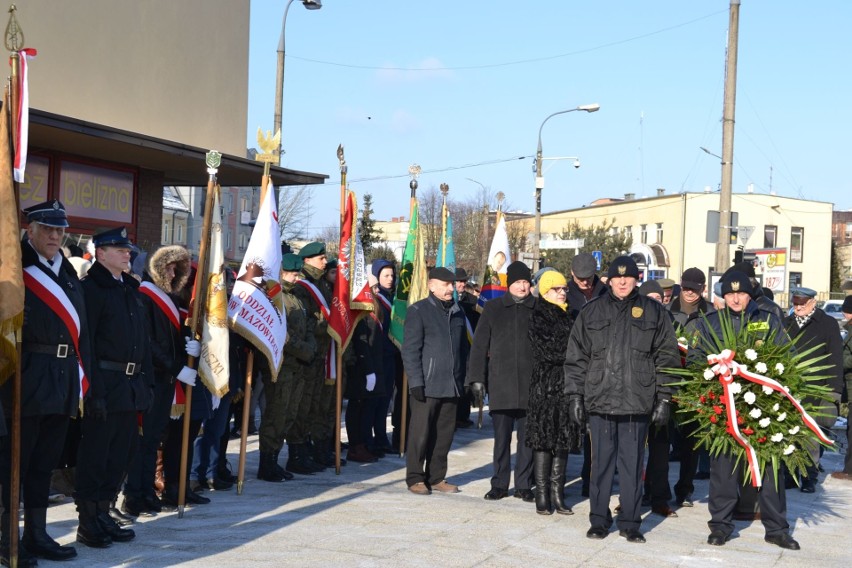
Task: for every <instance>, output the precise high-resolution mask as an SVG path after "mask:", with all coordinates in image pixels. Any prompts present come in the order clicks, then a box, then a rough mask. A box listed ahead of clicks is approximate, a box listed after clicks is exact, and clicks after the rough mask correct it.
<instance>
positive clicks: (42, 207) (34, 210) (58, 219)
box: [23, 199, 68, 227]
mask: <svg viewBox="0 0 852 568" xmlns="http://www.w3.org/2000/svg"><path fill="white" fill-rule="evenodd" d="M23 213H24V215H26V216H27V221H28V222H30V223H41V224H42V225H47V226H48V227H67V226H68V216H67V215H66V214H65V206H64V205H62V202H61V201H59V200H58V199H51V200H50V201H45V202H44V203H39V204H38V205H33V206H32V207H27V208H26V209H24V210H23Z"/></svg>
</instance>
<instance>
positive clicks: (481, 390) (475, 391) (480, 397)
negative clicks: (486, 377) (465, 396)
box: [467, 383, 485, 408]
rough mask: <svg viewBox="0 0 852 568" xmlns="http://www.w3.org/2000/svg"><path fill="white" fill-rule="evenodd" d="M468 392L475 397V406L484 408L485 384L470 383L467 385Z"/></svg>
mask: <svg viewBox="0 0 852 568" xmlns="http://www.w3.org/2000/svg"><path fill="white" fill-rule="evenodd" d="M467 392H469V393H470V397H471V398H472V399H473V406H475V407H477V408H482V406H483V405H484V404H485V385H484V384H483V383H470V384H469V385H468V387H467Z"/></svg>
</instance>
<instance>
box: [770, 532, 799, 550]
mask: <svg viewBox="0 0 852 568" xmlns="http://www.w3.org/2000/svg"><path fill="white" fill-rule="evenodd" d="M763 540H765V541H766V542H768V543H770V544H774V545H775V546H780V547H781V548H786V549H787V550H799V548H800V547H799V543H798V542H796V541H795V540H794V539H793V537H792V536H790V535H789V534H787V533H778V534H773V535H766V536H765V537H764V538H763Z"/></svg>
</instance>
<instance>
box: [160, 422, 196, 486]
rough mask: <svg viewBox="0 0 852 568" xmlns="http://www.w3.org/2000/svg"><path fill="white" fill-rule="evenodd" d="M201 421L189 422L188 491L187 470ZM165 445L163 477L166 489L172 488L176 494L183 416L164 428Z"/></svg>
mask: <svg viewBox="0 0 852 568" xmlns="http://www.w3.org/2000/svg"><path fill="white" fill-rule="evenodd" d="M201 422H202V421H201V420H199V419H196V420H190V421H189V444H188V447H187V450H186V452H187V456H186V479H187V483H186V487H187V489H189V470H190V469H192V454H193V450H194V448H195V444H194V442H195V438H197V437H198V431H199V430H201ZM166 432H167V436H166V443H165V444H163V476H164V477H165V478H166V487H167V488H173V490H174V491H175V494H177V490H178V484H179V483H180V454H181V449H182V446H183V416H181V417H180V419H179V420H169V424H168V426H167V427H166Z"/></svg>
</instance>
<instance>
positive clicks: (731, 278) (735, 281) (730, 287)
mask: <svg viewBox="0 0 852 568" xmlns="http://www.w3.org/2000/svg"><path fill="white" fill-rule="evenodd" d="M752 288H753V286H752V285H751V280H750V279H749V277H748V276H747V275H746V274H745V273H744V272H740V271H739V270H729V271H728V272H726V273H725V274H724V276H722V295H723V296H727V295H728V294H731V293H735V292H745V293H746V294H751V291H752Z"/></svg>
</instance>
